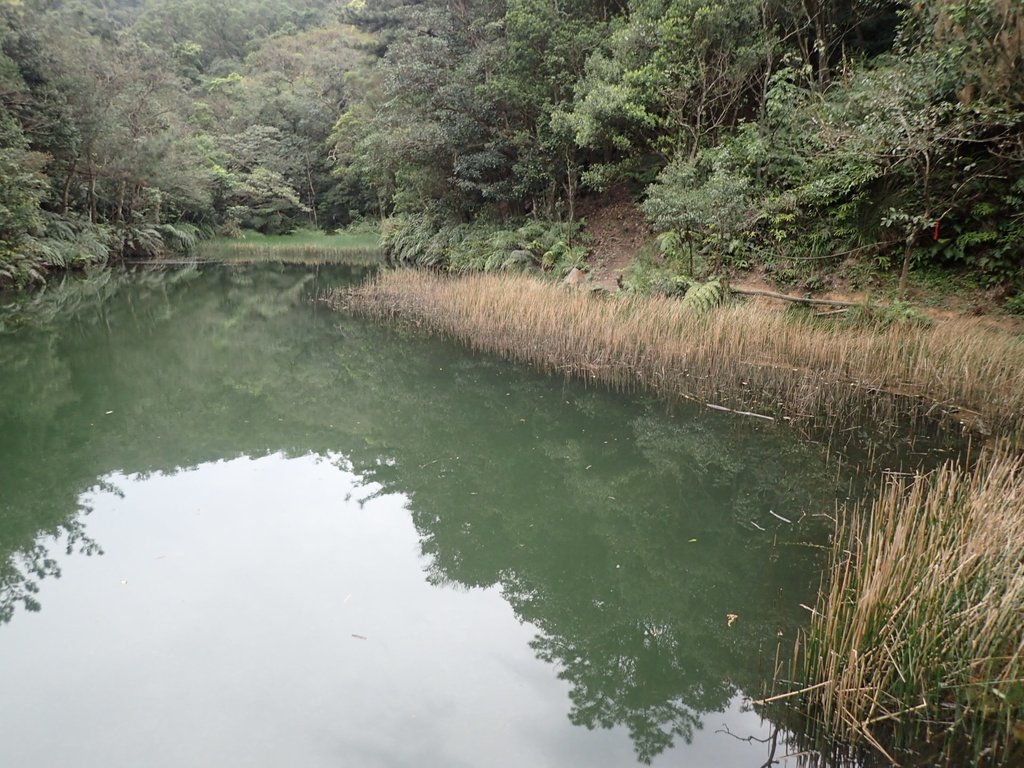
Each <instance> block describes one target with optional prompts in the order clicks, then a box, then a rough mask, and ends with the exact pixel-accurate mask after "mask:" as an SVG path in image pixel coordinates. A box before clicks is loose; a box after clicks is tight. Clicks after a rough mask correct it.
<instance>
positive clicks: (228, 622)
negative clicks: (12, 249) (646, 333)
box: [0, 266, 836, 768]
mask: <svg viewBox="0 0 1024 768" xmlns="http://www.w3.org/2000/svg"><path fill="white" fill-rule="evenodd" d="M358 277H359V275H358V274H353V273H350V272H348V271H347V270H343V269H337V270H326V269H320V270H319V271H318V272H315V273H311V272H310V271H309V270H308V269H303V268H300V267H290V268H285V267H274V266H263V267H246V268H244V269H243V268H234V269H232V268H226V267H212V268H208V269H207V270H206V271H204V272H202V273H189V272H184V273H173V274H166V275H160V274H142V275H136V276H132V277H124V278H117V279H115V280H114V282H113V284H111V285H107V286H106V287H105V288H104V289H103V290H102V291H98V292H97V293H96V295H94V296H86V297H79V299H78V300H76V301H73V302H68V303H67V304H66V305H65V306H64V307H63V308H62V309H61V310H60V311H59V312H56V311H55V312H53V313H51V317H49V318H48V319H46V320H42V321H39V322H38V323H36V324H35V325H34V326H26V327H22V328H20V329H18V330H16V331H14V332H9V333H7V334H5V335H0V366H2V367H0V764H3V765H11V766H32V767H33V768H46V767H48V766H69V765H75V766H104V767H105V768H112V767H117V766H140V765H146V766H211V767H212V766H268V767H269V766H281V765H294V766H309V767H310V768H317V767H319V766H342V765H344V766H349V765H351V766H370V767H372V766H408V765H423V766H484V765H486V766H524V765H530V766H628V765H635V764H637V763H646V762H650V763H653V764H654V765H659V766H660V765H664V766H676V765H678V766H716V767H717V768H734V767H735V768H741V767H742V768H759V766H762V765H763V764H764V763H765V762H766V760H767V759H768V758H769V755H770V754H771V743H770V740H771V737H772V735H773V734H774V733H775V731H776V726H775V725H774V724H773V723H772V722H770V721H767V720H762V718H761V716H760V714H759V713H758V710H756V709H755V708H753V707H751V706H750V704H749V698H750V697H756V696H758V695H760V694H761V693H762V687H763V685H764V681H765V680H766V679H767V678H770V676H771V668H772V665H773V661H774V658H775V654H776V647H777V645H778V644H779V643H780V642H781V643H782V645H783V647H791V646H792V641H793V636H794V633H795V631H796V628H797V627H798V626H799V625H800V623H801V621H802V620H803V618H804V616H805V611H804V609H802V608H801V607H800V605H799V604H800V603H809V602H811V601H812V600H813V596H814V593H815V588H816V586H817V582H818V578H819V575H820V562H819V560H818V556H819V555H818V551H817V550H816V549H815V548H814V547H811V546H808V543H813V542H820V541H822V540H823V531H824V529H825V527H826V523H825V520H824V518H822V517H820V516H819V515H820V513H822V512H828V511H830V510H831V508H832V506H833V504H834V499H835V494H836V491H835V488H834V483H833V482H832V481H830V479H829V473H828V472H827V471H826V469H825V467H824V464H823V459H822V456H821V455H820V453H819V452H818V451H817V450H816V449H815V447H814V446H809V445H806V444H802V443H800V442H798V441H797V440H796V439H795V438H794V437H793V435H792V434H790V433H787V432H785V431H783V430H778V429H776V428H773V427H772V426H771V425H764V424H760V423H752V422H750V421H747V420H742V419H736V418H734V417H730V416H728V415H725V414H718V413H709V412H704V411H689V410H680V411H676V412H674V413H671V414H669V413H666V412H665V410H664V408H663V407H662V406H660V405H658V404H657V403H655V402H651V401H647V400H645V399H643V398H638V397H635V396H625V395H616V394H611V393H606V392H603V391H595V390H588V389H586V388H584V387H582V386H580V385H577V384H574V383H565V382H561V381H558V380H553V379H550V378H545V377H542V376H539V375H536V374H534V373H532V372H530V371H528V370H524V369H522V368H519V367H515V366H511V365H507V364H503V363H500V362H496V361H494V360H491V359H484V358H479V357H473V356H470V355H468V354H466V353H465V352H464V351H462V350H460V349H458V348H457V347H455V346H453V345H450V344H447V343H445V342H442V341H438V340H425V339H422V338H418V337H416V336H415V335H414V334H404V333H402V332H400V331H395V330H389V329H383V328H379V327H375V326H372V325H369V324H366V323H363V322H361V321H358V320H355V319H351V318H347V317H344V316H339V315H337V314H333V313H331V312H328V311H326V310H325V309H324V308H323V307H322V306H319V305H317V304H316V303H314V302H311V301H310V297H311V296H313V295H314V294H315V293H316V292H317V291H320V290H324V289H326V288H327V287H330V286H332V285H336V284H339V283H341V282H344V281H346V280H350V279H356V278H358ZM780 517H781V518H785V519H786V520H788V521H789V522H785V521H783V520H781V519H780ZM747 737H753V738H752V739H748V738H747ZM762 740H763V741H762ZM776 747H777V750H776V752H775V755H774V756H775V758H776V759H780V758H781V757H782V756H783V755H784V754H785V753H786V751H787V749H793V750H795V749H796V747H790V746H787V745H786V744H785V743H784V739H782V738H780V740H779V742H778V744H777V745H776ZM788 764H790V765H796V762H795V761H793V762H790V763H788Z"/></svg>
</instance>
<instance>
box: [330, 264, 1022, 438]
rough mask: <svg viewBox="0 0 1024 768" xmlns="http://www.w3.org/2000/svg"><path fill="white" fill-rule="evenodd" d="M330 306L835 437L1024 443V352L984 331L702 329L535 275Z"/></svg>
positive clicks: (419, 281) (364, 294)
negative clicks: (873, 426) (958, 424)
mask: <svg viewBox="0 0 1024 768" xmlns="http://www.w3.org/2000/svg"><path fill="white" fill-rule="evenodd" d="M333 303H334V304H335V305H336V306H344V307H345V308H348V309H349V310H351V311H355V312H357V313H359V314H363V315H366V316H370V317H374V318H377V319H380V320H386V319H392V318H395V317H400V318H402V319H405V320H407V321H410V322H412V323H414V324H416V325H418V326H421V327H423V328H424V329H426V330H428V331H430V332H434V333H439V334H443V335H446V336H450V337H453V338H456V339H459V340H461V341H463V342H465V343H467V344H469V345H470V346H472V347H473V348H474V349H476V350H480V351H486V352H491V353H498V354H500V355H503V356H505V357H507V358H510V359H513V360H517V361H522V362H528V363H531V364H534V365H536V366H539V367H540V368H542V369H543V370H546V371H549V372H562V373H565V374H568V375H576V376H581V377H584V378H586V379H591V380H600V381H603V382H605V383H607V384H609V385H611V386H614V387H618V388H625V389H631V388H637V387H643V388H649V389H651V390H653V391H655V392H657V393H659V394H662V395H665V396H668V397H684V398H688V399H695V400H699V401H701V402H704V403H710V404H714V405H720V406H726V407H729V408H733V409H737V410H740V409H751V410H755V409H756V410H758V411H759V412H761V413H763V414H764V415H769V416H772V417H775V418H779V417H781V418H786V419H791V420H794V421H804V422H808V421H809V422H812V423H816V424H818V425H826V426H828V427H829V428H830V429H832V430H841V429H845V428H850V427H853V426H855V425H856V424H858V423H861V422H863V420H865V419H873V420H875V422H876V423H877V422H881V421H885V420H890V421H891V420H895V419H897V418H898V417H901V416H902V417H906V416H912V415H913V414H917V415H918V416H922V415H925V414H931V415H935V414H941V413H954V414H956V415H957V418H958V419H961V420H963V421H965V422H967V423H969V424H970V425H971V426H973V427H977V428H979V429H980V430H981V431H983V432H988V431H993V432H997V433H1000V434H1004V435H1008V434H1009V435H1014V434H1019V433H1022V432H1024V341H1022V340H1021V339H1019V338H1017V337H1014V336H1013V335H1011V334H1009V333H1006V332H1001V331H998V330H995V329H991V328H988V327H986V326H984V325H982V324H981V323H980V322H977V321H971V320H957V321H946V322H941V323H939V324H937V325H935V326H933V327H928V328H920V327H906V326H900V327H896V326H894V327H891V328H889V329H882V330H879V329H875V328H835V327H833V328H829V327H827V326H825V325H824V324H822V323H815V322H812V321H800V320H795V319H793V318H792V317H789V316H786V315H785V314H784V313H781V312H779V311H776V310H775V309H773V308H765V307H762V306H758V305H752V304H733V305H729V306H723V307H720V308H718V309H716V310H714V311H712V312H709V313H706V314H703V315H701V314H698V313H695V312H693V311H692V310H688V309H686V308H685V307H683V306H682V305H681V304H680V302H678V301H676V300H672V299H666V298H659V297H626V298H621V297H600V296H593V295H590V294H587V293H582V292H568V291H566V290H565V289H564V288H563V287H562V286H558V285H554V284H552V283H550V282H546V281H543V280H538V279H536V278H532V277H529V276H524V275H510V274H500V275H494V274H476V275H468V276H462V277H458V278H452V277H448V276H445V275H441V274H436V273H429V272H424V271H412V270H404V271H394V272H388V273H385V274H382V275H380V276H379V277H378V278H377V279H375V280H374V281H371V282H369V283H367V284H365V285H363V286H361V287H358V288H356V289H354V290H348V291H344V292H341V293H339V294H336V295H335V296H334V298H333Z"/></svg>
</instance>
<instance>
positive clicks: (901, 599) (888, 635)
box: [798, 453, 1024, 765]
mask: <svg viewBox="0 0 1024 768" xmlns="http://www.w3.org/2000/svg"><path fill="white" fill-rule="evenodd" d="M1022 544H1024V459H1022V458H1021V457H1020V456H1012V455H1009V454H1006V453H993V454H989V455H987V456H986V457H984V458H983V459H982V460H981V461H980V462H979V463H978V465H977V466H976V467H975V468H974V470H973V471H966V470H964V469H961V468H960V467H958V466H955V465H953V464H948V465H946V466H945V467H943V468H942V469H940V470H938V471H936V472H934V473H932V474H931V475H927V476H916V477H913V478H908V477H891V478H890V479H889V481H888V482H887V484H886V486H885V488H884V489H883V490H882V492H881V493H880V494H879V496H878V498H877V499H875V501H874V503H873V504H871V506H870V507H865V506H861V507H857V508H855V509H854V510H853V511H852V512H851V513H850V514H848V515H846V516H845V517H844V518H843V519H842V521H841V522H840V524H839V527H838V531H837V536H836V539H835V544H834V546H833V550H832V559H831V567H830V568H829V570H828V571H827V572H826V577H825V580H824V582H823V586H822V591H821V594H820V595H819V598H818V604H817V606H816V608H815V611H814V614H813V616H812V619H811V624H810V627H809V629H808V631H807V635H806V638H805V641H804V647H803V648H800V649H798V658H800V659H802V660H803V661H802V663H803V667H804V668H803V670H798V672H799V673H800V679H802V680H804V681H807V682H809V683H811V684H812V687H810V688H808V689H807V690H806V691H805V694H804V695H805V703H806V704H807V707H808V711H809V712H811V713H812V716H813V717H815V718H816V719H817V718H822V719H823V724H824V726H825V728H826V730H827V731H829V732H831V733H833V734H836V735H842V736H845V737H847V738H857V737H860V738H864V739H867V740H868V741H869V742H870V743H872V744H874V745H875V746H876V747H877V748H879V749H881V750H882V751H883V752H884V751H885V750H884V748H883V747H882V746H881V744H882V742H883V741H887V740H888V739H887V738H886V737H885V735H883V734H887V733H888V732H890V731H891V730H892V729H893V728H894V726H895V725H897V724H898V725H900V726H901V727H902V733H901V736H902V739H906V738H908V734H913V736H915V737H917V738H922V737H923V738H929V739H931V740H933V741H934V740H937V741H940V742H942V741H945V740H947V739H949V738H950V737H952V738H953V739H957V740H958V742H959V743H960V744H961V745H963V744H965V743H966V744H970V745H971V748H972V751H973V752H974V755H973V756H972V760H978V761H981V760H982V759H984V760H992V761H994V762H993V764H996V765H1003V764H1005V765H1009V764H1010V763H1009V762H1004V761H1005V760H1008V759H1013V758H1011V757H1010V756H1009V755H1010V754H1011V753H1012V751H1013V750H1017V753H1016V754H1017V757H1018V758H1021V759H1024V750H1022V749H1021V747H1022V744H1021V742H1024V558H1022V556H1021V547H1022ZM908 726H909V727H908ZM965 764H966V763H965ZM972 764H979V763H978V762H974V763H972ZM1015 764H1020V763H1015Z"/></svg>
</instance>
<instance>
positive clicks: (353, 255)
mask: <svg viewBox="0 0 1024 768" xmlns="http://www.w3.org/2000/svg"><path fill="white" fill-rule="evenodd" d="M195 255H196V257H197V258H198V259H200V260H202V261H231V262H237V263H258V262H266V261H273V262H286V263H296V264H336V263H341V264H354V265H362V264H379V263H380V262H381V260H382V256H381V250H380V237H379V236H378V235H377V233H375V232H355V233H347V232H346V233H341V234H331V235H329V234H326V233H323V232H312V231H309V230H300V231H298V232H293V233H291V234H288V235H263V234H260V233H259V232H245V233H244V234H243V236H241V237H218V238H214V239H213V240H206V241H203V242H202V243H200V244H199V245H198V246H197V248H196V251H195Z"/></svg>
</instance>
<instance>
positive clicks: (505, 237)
mask: <svg viewBox="0 0 1024 768" xmlns="http://www.w3.org/2000/svg"><path fill="white" fill-rule="evenodd" d="M580 237H581V236H580V226H579V225H578V224H566V223H559V222H544V221H539V220H530V221H527V222H526V223H523V224H521V225H520V226H518V227H516V228H515V229H510V228H505V227H502V226H498V225H489V226H488V225H484V224H450V223H445V222H444V220H443V219H439V218H435V217H432V216H429V215H427V214H419V215H417V214H406V215H404V216H394V217H392V218H390V219H387V220H386V221H385V222H384V224H383V226H382V229H381V246H382V248H383V249H384V252H385V254H387V257H388V259H389V260H390V261H391V262H392V263H396V264H410V265H417V266H424V267H443V268H445V269H449V270H452V271H458V272H466V271H481V272H493V271H496V270H498V269H507V270H523V269H530V268H540V269H543V270H546V271H550V272H552V273H553V274H555V275H556V276H561V275H564V274H566V273H567V272H569V271H570V270H572V269H573V268H574V267H576V268H583V267H584V266H585V264H584V260H585V258H586V255H587V253H588V250H587V248H586V247H585V246H584V245H583V244H582V243H581V241H580Z"/></svg>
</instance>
